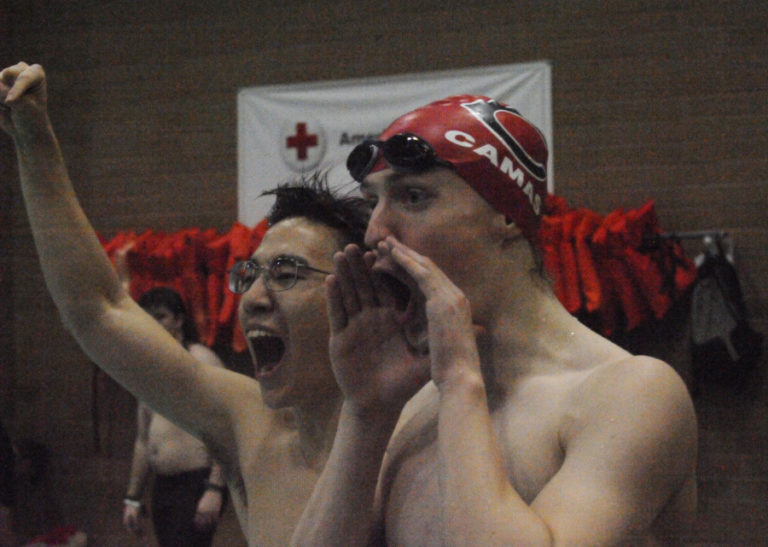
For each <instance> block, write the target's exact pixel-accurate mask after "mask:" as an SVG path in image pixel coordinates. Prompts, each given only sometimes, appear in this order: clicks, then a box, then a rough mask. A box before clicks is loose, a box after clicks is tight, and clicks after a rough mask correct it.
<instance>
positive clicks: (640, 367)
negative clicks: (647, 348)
mask: <svg viewBox="0 0 768 547" xmlns="http://www.w3.org/2000/svg"><path fill="white" fill-rule="evenodd" d="M572 396H573V399H572V401H571V402H573V403H574V404H576V405H577V406H579V407H583V408H585V409H589V408H592V409H594V410H601V409H603V410H607V408H610V407H611V406H613V405H618V406H619V407H621V408H630V407H633V406H637V405H650V407H649V410H659V411H665V410H666V411H670V410H673V409H676V410H679V411H681V412H683V413H684V414H688V413H689V412H690V413H691V414H692V413H693V405H692V402H691V398H690V395H689V392H688V388H687V386H686V385H685V383H684V382H683V380H682V378H681V377H680V375H679V374H678V373H677V372H676V371H675V370H674V369H673V368H672V367H671V366H670V365H668V364H667V363H665V362H664V361H660V360H659V359H655V358H653V357H648V356H644V355H633V356H629V357H627V358H625V359H621V360H619V361H616V362H612V363H607V364H602V365H599V366H596V367H594V368H592V369H589V370H588V371H586V374H584V375H583V377H582V380H581V381H580V382H578V384H577V385H575V386H574V389H573V392H572Z"/></svg>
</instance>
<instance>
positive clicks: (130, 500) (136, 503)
mask: <svg viewBox="0 0 768 547" xmlns="http://www.w3.org/2000/svg"><path fill="white" fill-rule="evenodd" d="M123 505H128V506H130V507H135V508H136V509H140V508H141V500H136V499H133V498H128V497H126V498H125V499H123Z"/></svg>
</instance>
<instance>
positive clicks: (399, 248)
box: [378, 236, 450, 298]
mask: <svg viewBox="0 0 768 547" xmlns="http://www.w3.org/2000/svg"><path fill="white" fill-rule="evenodd" d="M378 251H379V253H386V254H389V255H390V256H391V257H392V258H393V259H394V261H395V262H396V263H397V264H399V265H400V266H401V267H402V268H403V269H404V270H405V271H406V272H408V274H409V275H410V276H411V277H412V278H413V279H414V281H416V283H417V284H418V285H419V289H420V290H421V292H422V293H423V294H424V296H425V297H426V298H430V296H433V295H434V292H435V289H436V287H437V284H438V283H442V282H446V281H447V282H449V283H450V280H449V279H448V277H447V276H446V275H445V274H444V273H443V272H442V270H440V269H439V268H438V267H437V266H436V265H435V264H434V262H432V261H431V260H430V259H429V258H427V257H425V256H424V255H420V254H419V253H417V252H416V251H414V250H412V249H410V248H409V247H406V246H405V245H404V244H402V243H400V242H399V241H398V240H397V239H395V238H394V237H392V236H388V237H387V239H386V240H384V241H381V242H379V246H378Z"/></svg>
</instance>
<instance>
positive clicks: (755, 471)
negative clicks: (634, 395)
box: [0, 0, 768, 545]
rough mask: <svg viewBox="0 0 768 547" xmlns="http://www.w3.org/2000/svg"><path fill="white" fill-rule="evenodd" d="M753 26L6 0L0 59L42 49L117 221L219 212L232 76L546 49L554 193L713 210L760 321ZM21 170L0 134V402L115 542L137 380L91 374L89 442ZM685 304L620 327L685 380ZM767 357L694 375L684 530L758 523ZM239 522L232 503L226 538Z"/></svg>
mask: <svg viewBox="0 0 768 547" xmlns="http://www.w3.org/2000/svg"><path fill="white" fill-rule="evenodd" d="M648 5H652V6H653V7H648ZM766 29H768V2H765V1H762V0H760V1H728V0H708V1H707V2H701V1H700V0H680V1H657V2H645V1H640V0H636V1H632V0H623V1H622V0H606V1H603V2H597V1H578V0H577V1H564V0H563V1H555V0H543V1H522V2H509V1H508V0H503V1H502V0H484V1H482V2H481V1H476V0H467V1H464V2H461V3H459V2H446V1H445V0H442V1H437V0H410V1H407V2H405V1H401V0H398V1H393V2H386V3H384V2H379V1H377V2H373V1H370V0H357V1H356V2H348V1H333V0H295V1H280V2H277V1H273V0H268V1H261V2H254V1H239V0H228V1H219V2H211V1H210V0H191V1H186V2H178V1H166V2H135V1H132V0H131V1H128V0H123V1H85V0H69V1H67V2H62V1H56V0H50V1H43V0H28V1H21V0H10V1H8V2H3V4H2V7H0V64H2V65H3V66H7V65H9V64H12V63H15V62H17V61H19V60H25V61H28V62H39V63H41V64H42V65H43V66H44V67H45V68H46V71H47V73H48V76H49V86H50V87H49V89H50V96H51V100H50V112H51V117H52V119H53V122H54V125H55V127H56V130H57V132H58V135H59V137H60V140H61V142H62V146H63V149H64V154H65V157H66V159H67V163H68V166H69V169H70V173H71V175H72V178H73V180H74V182H75V186H76V189H77V192H78V194H79V196H80V198H81V200H82V203H83V206H84V207H85V209H86V213H87V214H88V216H89V217H90V219H91V221H92V222H93V224H94V226H95V228H96V229H97V230H98V231H99V232H100V233H101V234H102V235H104V236H105V237H111V236H112V235H114V234H115V233H116V232H117V231H120V230H130V229H136V230H143V229H147V228H152V229H156V230H167V231H175V230H178V229H181V228H186V227H192V226H197V227H201V228H217V229H219V230H222V231H225V230H228V229H229V227H230V226H231V225H232V223H233V221H234V220H235V218H236V211H237V191H236V176H237V158H236V151H237V142H236V124H237V120H236V93H237V91H238V90H239V89H240V88H243V87H249V86H256V85H265V84H277V83H294V82H312V81H320V80H335V79H346V78H357V77H367V76H385V75H389V74H392V75H394V74H402V73H410V72H424V71H431V70H443V69H455V68H466V67H476V66H485V65H491V64H507V63H517V62H527V61H536V60H548V61H550V62H551V63H552V67H553V72H552V79H553V111H554V152H555V172H556V185H557V186H556V191H557V193H558V194H560V195H562V196H563V197H564V198H565V199H566V200H567V201H568V202H569V203H571V204H572V205H574V206H582V207H587V208H590V209H593V210H595V211H597V212H599V213H602V214H605V213H608V212H610V211H612V210H614V209H616V208H619V207H625V208H636V207H639V206H640V205H642V204H643V203H644V202H645V201H646V200H648V199H650V198H652V199H654V200H655V202H656V209H657V212H658V215H659V218H660V222H661V225H662V227H663V228H664V229H666V230H668V231H691V230H702V229H718V230H725V231H727V232H728V233H729V234H730V235H731V237H732V238H733V240H734V242H735V248H736V261H737V267H738V270H739V275H740V277H741V282H742V285H743V289H744V293H745V299H746V303H747V308H748V310H749V313H750V321H751V323H752V325H753V327H755V328H756V329H757V330H759V331H761V332H763V333H768V287H766V285H763V283H764V280H765V279H766V277H768V275H767V274H768V251H767V250H766V249H768V221H767V220H766V214H765V209H766V205H768V190H767V188H768V186H767V184H768V169H766V167H767V166H768V160H766V158H767V157H768V154H767V153H766V152H768V123H767V122H768V70H767V69H768V55H767V54H768V38H767V37H766V36H767V32H766ZM17 178H18V177H17V173H16V168H15V158H14V154H13V151H12V146H11V142H10V140H9V139H8V138H7V137H5V136H0V180H1V181H2V182H1V183H0V204H1V205H0V276H2V277H0V403H1V406H0V409H1V410H2V413H3V415H2V418H3V421H4V422H5V423H6V425H7V426H8V428H9V430H10V432H11V434H12V436H13V437H14V438H15V439H21V438H30V439H33V440H35V441H37V442H41V443H44V444H45V445H46V446H48V448H49V449H50V450H51V451H52V454H53V458H52V484H51V489H50V495H51V498H52V500H51V501H52V503H53V505H54V506H55V507H56V508H58V510H59V511H60V512H61V515H62V517H61V518H62V520H63V521H64V522H67V523H71V524H75V525H77V526H79V527H80V528H82V529H84V530H85V531H87V532H88V533H89V535H90V537H91V540H92V541H93V544H95V545H124V544H128V539H127V538H126V537H125V535H124V534H123V532H122V531H121V529H120V512H121V503H120V500H121V497H122V494H123V489H124V487H125V481H126V478H127V473H128V462H129V459H130V447H131V444H132V441H133V431H134V414H133V412H134V410H133V401H132V399H131V398H130V397H129V396H128V395H126V394H125V393H124V392H122V391H121V390H119V389H118V388H117V387H116V386H114V385H113V384H112V383H111V382H110V381H108V380H105V379H103V378H102V379H99V380H98V381H97V382H96V384H95V385H97V386H98V387H99V399H98V405H96V407H95V408H97V409H99V411H100V412H99V424H100V427H99V432H100V434H101V438H100V445H99V450H98V451H96V450H95V446H94V438H93V428H92V420H93V416H92V410H93V408H94V407H93V405H92V403H91V392H92V386H93V385H94V382H93V370H92V366H91V364H90V363H89V362H88V360H87V359H86V358H85V357H84V355H83V354H82V353H81V352H80V350H79V349H78V347H77V345H76V344H75V343H74V341H73V340H72V338H71V337H70V336H69V335H68V334H67V333H66V332H65V331H64V329H63V327H62V326H61V323H60V321H59V318H58V316H57V312H56V310H55V308H54V307H53V305H52V302H51V300H50V298H49V296H48V294H47V292H46V290H45V288H44V285H43V281H42V276H41V274H40V269H39V266H38V263H37V258H36V255H35V250H34V248H33V244H32V239H31V236H30V232H29V227H28V224H27V221H26V218H25V214H24V212H23V210H22V207H21V202H20V196H19V191H18V183H17ZM686 248H687V250H688V251H689V254H690V255H691V256H692V257H693V256H695V255H696V254H698V252H699V251H700V244H699V242H697V241H690V242H687V243H686ZM687 328H688V322H687V320H686V313H685V310H683V311H682V312H680V313H679V314H678V315H677V316H675V317H673V318H672V319H671V320H669V321H667V322H666V323H665V324H664V325H661V326H659V327H657V328H655V329H646V330H644V331H643V332H640V333H636V334H635V335H634V336H633V337H632V340H631V342H632V344H633V345H634V346H636V347H640V348H642V349H643V350H644V351H647V352H649V353H654V354H656V355H660V356H662V357H664V358H666V359H668V360H669V362H670V363H671V364H672V365H673V366H675V368H676V369H677V370H678V371H680V373H681V375H683V377H684V378H685V379H686V380H688V381H689V382H690V381H691V371H690V357H689V352H688V348H687V339H688V334H687V332H688V331H687ZM765 365H766V359H765V358H764V359H763V361H762V363H761V364H760V365H759V367H758V370H757V372H756V373H755V374H753V375H752V376H750V377H749V378H748V379H747V382H746V385H742V386H726V385H717V384H709V385H705V386H703V387H702V389H700V390H699V391H698V392H697V394H696V399H695V401H696V406H697V412H698V415H699V424H700V463H699V482H700V519H699V525H698V527H697V530H696V532H695V534H694V535H693V536H692V537H687V538H681V540H684V541H686V542H688V543H698V544H712V543H725V544H738V543H742V544H755V543H764V542H765V541H766V540H768V511H766V499H768V483H767V482H766V481H767V480H768V474H767V471H768V459H767V457H766V454H767V452H766V435H767V430H766V425H767V422H768V414H767V412H766V402H767V401H768V397H767V396H766V391H765V389H764V388H763V384H762V379H763V377H764V369H765ZM33 501H34V500H33ZM237 534H238V532H237V526H236V524H235V523H234V520H233V517H232V515H231V514H230V515H229V516H228V520H227V523H226V524H225V526H224V529H223V530H222V533H221V534H220V537H219V542H220V544H221V545H233V544H235V542H237V541H241V540H239V539H237V538H238V535H237Z"/></svg>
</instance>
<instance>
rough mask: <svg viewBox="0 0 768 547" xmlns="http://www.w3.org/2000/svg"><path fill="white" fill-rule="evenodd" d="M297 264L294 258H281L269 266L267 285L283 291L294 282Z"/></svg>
mask: <svg viewBox="0 0 768 547" xmlns="http://www.w3.org/2000/svg"><path fill="white" fill-rule="evenodd" d="M298 273H299V265H298V263H297V262H296V261H295V260H290V259H285V258H282V259H280V260H275V261H274V262H273V263H272V264H271V265H270V266H269V275H268V276H267V279H266V282H267V287H268V288H269V289H271V290H273V291H285V290H288V289H290V288H291V287H293V286H294V285H295V284H296V277H297V276H298Z"/></svg>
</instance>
